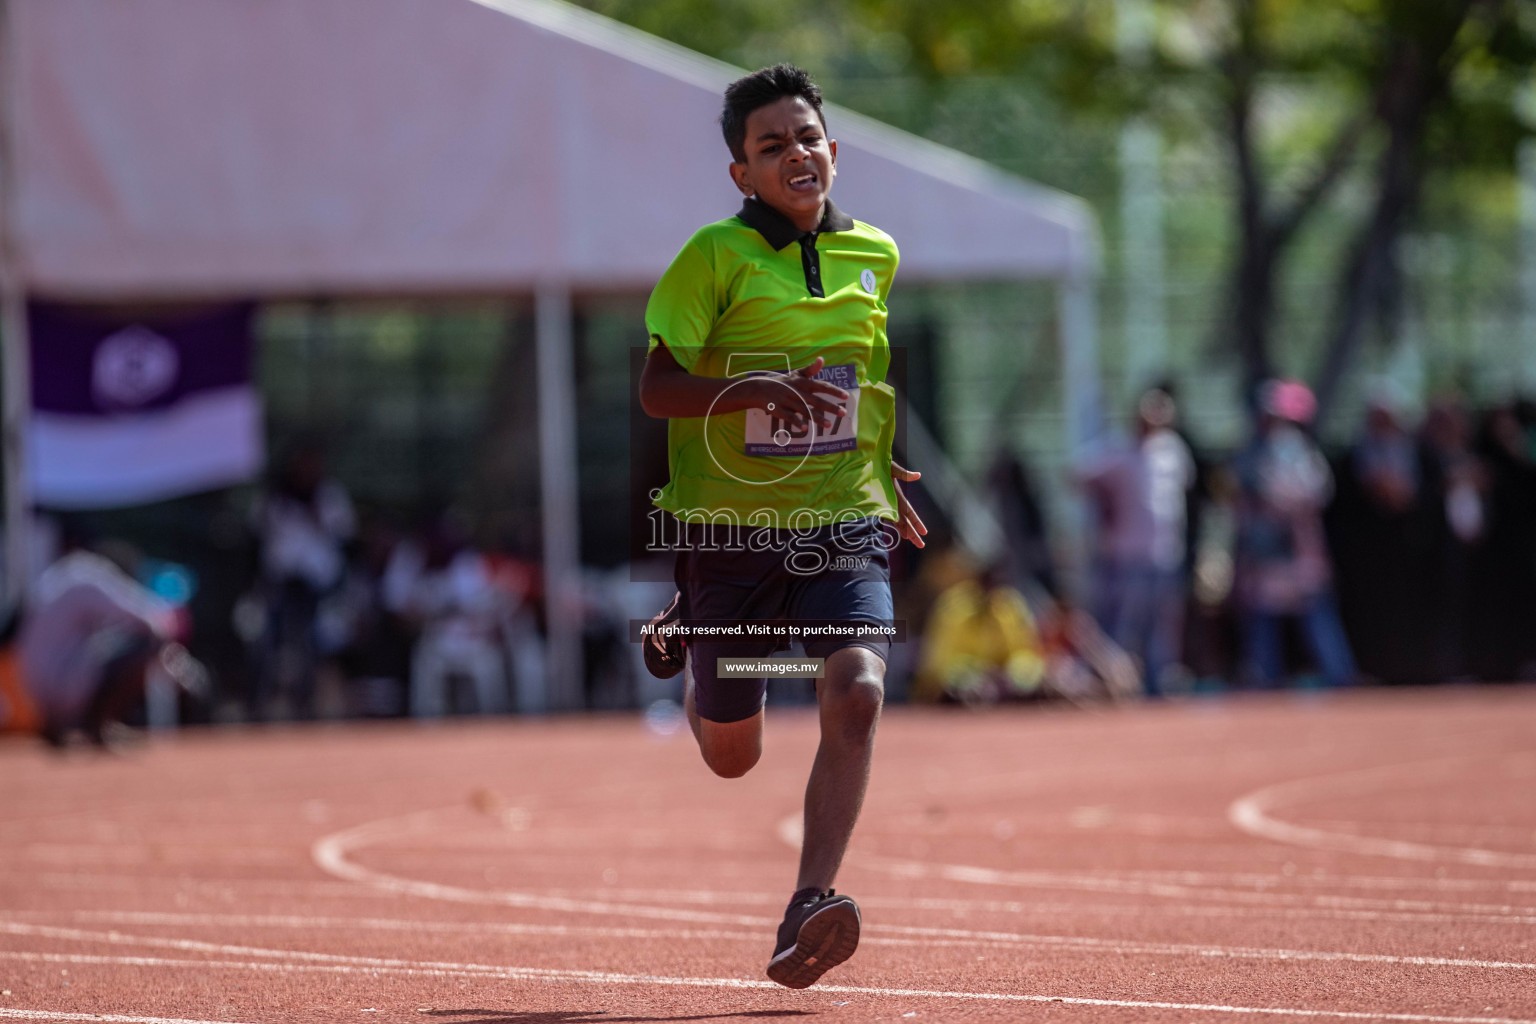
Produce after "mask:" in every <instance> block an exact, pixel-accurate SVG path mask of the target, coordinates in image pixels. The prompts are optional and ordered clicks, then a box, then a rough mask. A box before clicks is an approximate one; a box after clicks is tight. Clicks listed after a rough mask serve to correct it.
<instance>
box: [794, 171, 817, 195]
mask: <svg viewBox="0 0 1536 1024" xmlns="http://www.w3.org/2000/svg"><path fill="white" fill-rule="evenodd" d="M789 187H790V188H792V189H794V190H795V191H796V192H806V191H809V190H810V189H813V188H815V187H816V175H814V174H797V175H795V176H794V177H793V178H790V179H789Z"/></svg>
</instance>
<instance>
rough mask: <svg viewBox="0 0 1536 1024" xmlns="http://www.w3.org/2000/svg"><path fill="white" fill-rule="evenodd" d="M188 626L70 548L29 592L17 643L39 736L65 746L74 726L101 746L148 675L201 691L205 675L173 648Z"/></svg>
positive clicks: (104, 563)
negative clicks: (108, 729) (35, 713)
mask: <svg viewBox="0 0 1536 1024" xmlns="http://www.w3.org/2000/svg"><path fill="white" fill-rule="evenodd" d="M122 551H123V553H122V554H121V555H120V557H122V558H131V557H133V556H132V554H131V552H128V550H127V549H126V547H125V546H124V547H123V548H122ZM186 622H187V620H186V617H185V615H184V614H183V613H181V612H180V611H179V610H178V609H177V608H176V607H174V606H173V605H171V604H169V603H167V602H166V601H164V600H162V599H161V598H159V597H157V596H156V595H155V594H154V593H153V592H151V591H150V590H149V589H148V588H146V587H143V586H141V585H140V584H139V583H137V582H136V581H135V580H134V579H133V577H132V576H131V575H130V574H129V573H128V572H126V571H124V569H123V568H120V567H119V566H118V565H115V564H114V563H113V562H111V561H109V560H108V559H106V558H104V557H102V556H100V555H96V554H91V553H89V552H85V551H74V552H71V553H69V554H67V555H65V556H64V557H63V558H61V559H59V560H58V561H57V562H55V563H54V564H53V565H52V566H50V567H49V568H48V569H47V570H46V571H44V573H43V574H42V576H41V577H40V578H39V579H38V581H37V584H36V586H35V587H34V588H33V590H32V593H31V594H30V596H29V600H28V603H27V606H26V608H25V609H24V611H23V613H22V618H21V628H20V632H19V634H18V636H17V642H16V646H17V653H18V664H17V667H18V668H19V672H20V680H21V682H22V685H23V686H24V687H25V690H26V692H27V694H28V695H30V697H31V699H32V703H33V705H34V707H35V710H36V712H37V714H38V717H39V719H40V722H39V724H40V727H41V731H42V734H43V736H44V737H45V738H46V739H47V740H48V741H49V742H50V743H52V744H54V745H55V746H62V745H64V743H66V742H67V740H68V737H69V735H70V733H71V732H73V731H76V730H78V731H80V732H83V733H84V734H85V736H86V738H87V739H88V740H89V741H90V742H92V743H94V744H97V745H102V744H104V743H105V742H106V739H107V736H106V729H107V728H108V727H109V726H110V725H111V724H113V723H117V722H121V721H122V719H123V718H124V716H125V715H126V714H128V713H129V712H130V711H132V710H133V709H135V708H136V707H137V706H139V705H140V704H142V702H143V700H144V694H145V676H146V673H149V672H159V673H161V674H162V675H163V677H164V678H165V679H167V680H168V681H169V682H170V683H172V684H175V685H179V686H180V687H182V688H183V689H186V690H188V691H190V692H201V690H202V689H203V687H204V685H205V683H206V676H205V674H204V673H203V670H202V668H201V666H200V665H198V664H197V662H195V661H194V660H193V659H192V657H191V656H190V655H189V654H187V651H186V648H184V647H182V645H181V644H180V643H179V642H178V640H180V639H184V638H185V633H186Z"/></svg>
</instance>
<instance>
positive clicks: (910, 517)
mask: <svg viewBox="0 0 1536 1024" xmlns="http://www.w3.org/2000/svg"><path fill="white" fill-rule="evenodd" d="M922 477H923V474H921V473H919V472H917V471H916V470H913V469H907V468H906V467H905V466H903V465H901V464H900V463H898V462H897V461H896V460H895V459H892V460H891V479H893V480H905V481H907V482H909V483H910V482H911V481H914V480H921V479H922ZM896 514H897V515H898V516H899V517H900V518H899V519H898V520H897V523H896V530H897V532H898V533H900V534H901V535H902V536H903V537H905V538H907V540H909V541H911V542H912V543H913V544H915V545H917V546H918V547H923V546H924V544H923V538H924V537H925V536H927V534H928V527H926V526H924V525H923V521H922V519H920V518H919V517H918V514H917V511H916V510H915V509H913V508H912V503H911V502H910V501H908V500H907V496H906V495H905V494H903V493H902V492H901V485H900V484H897V485H896Z"/></svg>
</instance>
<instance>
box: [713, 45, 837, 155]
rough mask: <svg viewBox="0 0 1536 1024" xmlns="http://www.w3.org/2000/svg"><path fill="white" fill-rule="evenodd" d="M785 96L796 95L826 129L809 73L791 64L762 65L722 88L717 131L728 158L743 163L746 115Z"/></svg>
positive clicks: (745, 147) (745, 148)
mask: <svg viewBox="0 0 1536 1024" xmlns="http://www.w3.org/2000/svg"><path fill="white" fill-rule="evenodd" d="M786 96H798V97H800V98H801V99H803V100H805V102H807V103H809V104H810V105H811V107H812V108H814V109H815V111H816V116H817V117H818V118H819V119H820V120H821V128H822V130H823V131H825V130H826V128H827V118H826V115H825V114H823V113H822V112H821V90H820V89H819V88H817V87H816V83H815V82H813V81H811V76H810V75H809V74H807V73H806V72H805V71H803V70H801V69H800V68H797V67H795V66H794V65H793V64H775V65H774V66H773V67H771V68H762V69H761V70H758V71H754V72H752V73H751V74H750V75H747V76H746V77H745V78H738V79H736V81H734V82H732V83H731V84H730V85H728V86H726V87H725V109H724V110H723V111H721V113H720V131H721V132H722V133H724V135H725V144H726V145H727V146H729V147H730V148H731V157H732V159H734V160H735V161H736V162H737V163H746V160H747V115H748V114H750V113H752V111H754V110H756V109H757V108H759V107H766V106H767V105H768V104H770V103H773V102H775V101H777V100H781V99H783V98H784V97H786Z"/></svg>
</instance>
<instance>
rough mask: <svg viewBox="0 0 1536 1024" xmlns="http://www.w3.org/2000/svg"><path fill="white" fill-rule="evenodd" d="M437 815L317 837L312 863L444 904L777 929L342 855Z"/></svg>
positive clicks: (750, 920)
mask: <svg viewBox="0 0 1536 1024" xmlns="http://www.w3.org/2000/svg"><path fill="white" fill-rule="evenodd" d="M440 813H441V811H436V810H433V811H422V812H419V813H417V814H410V815H406V816H404V817H400V818H386V819H384V820H382V821H376V822H370V823H368V824H365V825H359V826H357V827H356V828H350V829H346V830H345V831H342V832H333V833H332V834H330V835H328V836H321V837H320V838H319V839H317V840H315V843H314V845H313V846H312V847H310V854H311V856H312V857H313V859H314V862H315V864H316V865H317V866H318V867H319V868H320V869H321V870H322V871H325V872H326V873H327V874H331V875H334V876H336V877H337V878H344V879H346V880H347V881H349V882H361V883H362V884H364V885H369V886H372V887H374V888H375V889H383V890H385V891H387V892H394V893H401V894H404V895H408V896H422V897H425V898H427V899H434V900H446V901H448V902H452V903H478V904H489V905H492V906H505V907H524V908H528V909H531V910H558V911H564V912H566V913H574V914H605V915H618V916H627V917H647V918H654V919H657V920H664V921H692V922H694V923H697V924H733V925H737V926H743V927H762V926H766V927H776V926H777V925H778V923H779V922H778V921H777V920H776V919H771V918H766V917H746V916H743V915H740V914H717V913H711V912H709V911H700V910H685V909H682V908H678V907H657V906H641V905H638V904H624V903H611V902H603V901H594V900H574V899H568V898H565V897H561V896H538V895H535V894H533V893H526V892H508V891H505V890H499V891H486V890H483V889H465V888H462V887H460V886H456V885H439V884H438V883H436V882H422V881H418V880H416V879H412V878H401V877H399V876H397V875H389V874H385V873H384V872H382V871H373V870H371V869H369V868H365V867H363V866H361V865H360V864H356V863H354V862H353V861H351V860H349V859H348V857H347V854H349V853H350V852H352V851H353V850H359V849H363V848H366V847H368V846H371V845H373V844H374V843H376V842H378V841H379V840H381V839H386V838H391V837H395V836H399V835H402V834H405V835H409V834H413V833H414V834H419V833H422V832H427V831H431V829H432V820H433V819H434V818H435V817H437V816H438V815H439V814H440Z"/></svg>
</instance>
